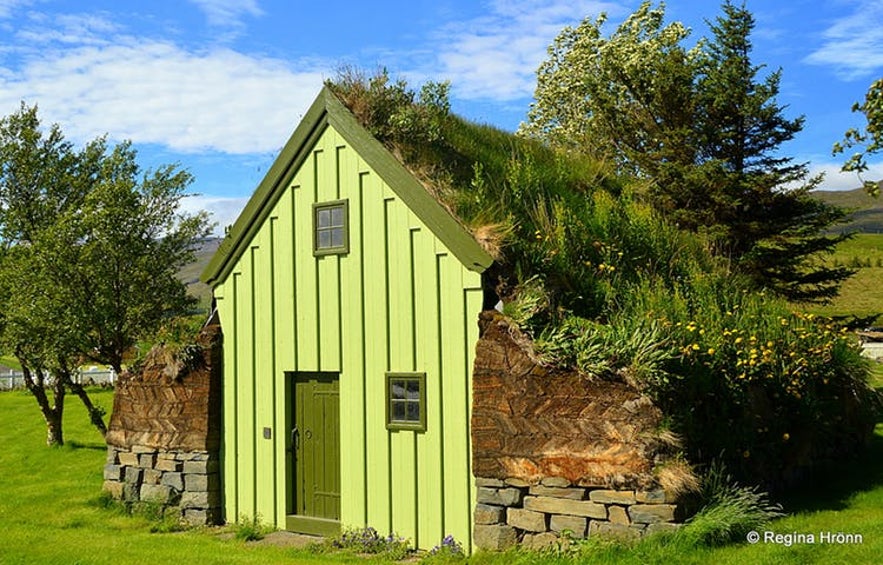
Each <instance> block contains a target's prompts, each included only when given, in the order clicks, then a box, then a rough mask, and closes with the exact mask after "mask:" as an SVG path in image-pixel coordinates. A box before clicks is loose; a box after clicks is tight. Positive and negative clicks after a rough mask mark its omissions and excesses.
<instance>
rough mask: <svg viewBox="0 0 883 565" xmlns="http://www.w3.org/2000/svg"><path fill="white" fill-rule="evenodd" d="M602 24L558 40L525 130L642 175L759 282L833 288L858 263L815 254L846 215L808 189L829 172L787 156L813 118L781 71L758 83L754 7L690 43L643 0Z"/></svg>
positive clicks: (793, 289) (812, 295) (824, 291)
mask: <svg viewBox="0 0 883 565" xmlns="http://www.w3.org/2000/svg"><path fill="white" fill-rule="evenodd" d="M604 21H605V18H604V17H603V16H602V17H601V18H598V19H597V20H594V21H591V20H588V19H587V20H585V21H583V22H582V24H580V26H578V27H577V28H566V29H565V30H564V31H562V33H561V34H560V35H559V36H558V38H556V40H555V42H554V43H553V45H552V47H551V48H550V50H549V53H550V58H549V60H548V61H546V62H545V63H543V65H542V66H541V67H540V69H539V71H538V80H537V90H536V96H535V97H536V101H535V103H534V104H533V105H532V108H531V111H530V114H529V123H527V124H526V125H524V126H523V128H522V132H523V133H525V134H527V135H532V136H535V137H538V138H540V139H543V140H545V141H547V142H549V143H551V144H552V145H556V146H559V147H563V148H565V149H567V150H570V151H581V152H588V153H590V154H593V155H595V156H602V157H605V156H606V157H608V158H609V159H611V160H613V161H614V162H615V163H616V164H617V166H618V168H619V170H620V171H622V172H623V173H627V174H633V175H635V176H636V177H638V178H640V179H643V180H644V181H646V182H647V183H648V189H647V191H646V196H647V198H648V199H649V200H650V202H651V203H652V204H653V205H654V206H655V207H657V208H659V209H661V210H663V211H664V212H665V213H666V214H667V216H668V217H669V218H670V219H671V220H673V221H675V222H676V223H677V224H678V225H680V226H681V227H684V228H688V229H691V230H694V231H701V232H704V233H706V234H707V235H708V236H709V241H710V242H711V244H712V248H713V249H714V250H715V252H716V253H717V254H718V255H721V256H724V257H727V258H729V259H731V260H732V261H733V265H734V266H735V267H736V268H737V269H738V270H739V271H742V272H744V273H746V274H748V275H749V276H750V277H752V278H753V279H754V280H755V281H756V282H757V284H758V285H759V286H763V287H767V288H770V289H772V290H774V291H776V292H777V293H779V294H782V295H784V296H786V297H788V298H790V299H794V300H817V299H825V298H828V297H830V296H833V295H834V294H836V292H837V289H838V287H839V284H840V282H842V280H843V279H844V278H846V277H848V276H849V274H850V271H849V270H848V269H845V268H829V267H826V266H825V265H824V264H823V263H822V262H821V261H819V260H818V257H819V255H820V254H823V253H826V252H830V251H831V250H833V248H834V246H835V245H836V244H837V243H838V241H839V240H840V238H839V237H825V236H823V235H821V233H822V231H823V230H824V229H825V228H826V227H828V226H830V225H831V224H832V223H835V222H837V221H839V220H840V219H842V218H843V217H844V213H843V211H842V210H840V209H838V208H835V207H833V206H830V205H827V204H823V203H820V202H818V201H816V200H815V199H813V198H811V197H810V196H809V194H808V193H809V191H810V190H811V189H812V188H814V187H815V186H817V185H818V183H819V182H820V180H821V179H820V178H818V177H816V178H807V177H808V168H807V166H806V164H800V163H794V162H793V160H792V159H791V158H789V157H783V156H781V155H780V154H779V153H778V150H779V148H780V146H781V144H782V143H784V142H786V141H788V140H790V139H792V138H793V137H794V135H795V134H796V133H798V132H799V131H801V129H802V127H803V118H802V117H801V118H797V119H795V120H788V119H787V118H785V117H784V115H783V112H784V108H783V107H782V106H780V105H778V104H777V103H776V100H775V99H776V96H777V95H778V92H779V80H780V76H781V73H780V71H776V72H774V73H771V74H770V75H768V76H766V77H765V78H762V79H761V78H759V76H758V75H759V73H760V71H761V70H762V69H763V67H762V66H755V65H753V64H752V62H751V57H750V55H751V50H752V46H751V42H750V33H751V31H752V29H753V27H754V19H753V17H752V16H751V13H750V12H748V11H747V10H746V9H745V8H744V6H743V7H737V6H734V5H733V4H731V3H730V2H726V3H725V4H724V5H723V15H722V16H720V17H718V18H717V20H716V22H714V23H713V24H712V25H711V30H712V37H711V38H710V39H703V40H701V41H699V42H698V43H697V45H696V46H695V47H693V48H691V49H687V48H686V47H684V46H683V43H684V41H685V40H686V39H687V38H688V37H689V31H688V30H687V29H686V28H684V27H683V26H682V25H681V24H679V23H677V22H675V23H670V24H668V25H663V21H664V5H660V6H659V7H657V8H653V7H652V6H651V3H650V2H649V1H648V2H644V3H643V4H641V6H640V7H639V8H638V10H637V11H636V12H635V13H634V14H633V15H632V16H631V17H629V18H628V19H627V20H626V21H625V22H624V23H623V24H622V25H621V26H619V28H618V29H617V30H616V31H615V32H613V33H612V34H611V35H610V36H609V37H606V38H605V37H604V36H603V35H602V33H601V25H602V24H603V23H604ZM795 186H796V188H795ZM841 237H842V236H841Z"/></svg>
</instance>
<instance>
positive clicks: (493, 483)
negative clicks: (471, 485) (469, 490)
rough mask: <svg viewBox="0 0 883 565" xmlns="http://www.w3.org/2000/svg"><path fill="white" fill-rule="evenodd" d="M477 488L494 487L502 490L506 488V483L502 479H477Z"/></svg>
mask: <svg viewBox="0 0 883 565" xmlns="http://www.w3.org/2000/svg"><path fill="white" fill-rule="evenodd" d="M475 486H477V487H493V488H502V487H504V486H506V483H504V482H503V481H501V480H500V479H481V478H479V479H475Z"/></svg>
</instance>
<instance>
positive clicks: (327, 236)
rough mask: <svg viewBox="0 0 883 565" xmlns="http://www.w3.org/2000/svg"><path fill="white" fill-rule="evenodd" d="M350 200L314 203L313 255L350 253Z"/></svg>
mask: <svg viewBox="0 0 883 565" xmlns="http://www.w3.org/2000/svg"><path fill="white" fill-rule="evenodd" d="M348 208H349V201H347V200H337V201H334V202H322V203H320V204H313V255H331V254H343V253H349V235H348V233H347V230H348V229H349V226H348V225H347V224H348V219H349V218H348V216H349V211H348Z"/></svg>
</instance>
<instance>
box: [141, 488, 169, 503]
mask: <svg viewBox="0 0 883 565" xmlns="http://www.w3.org/2000/svg"><path fill="white" fill-rule="evenodd" d="M174 494H175V493H174V492H173V491H172V487H170V486H168V485H141V500H143V501H145V502H155V503H157V504H170V503H171V502H172V499H173V496H174Z"/></svg>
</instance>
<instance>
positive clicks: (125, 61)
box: [0, 38, 323, 154]
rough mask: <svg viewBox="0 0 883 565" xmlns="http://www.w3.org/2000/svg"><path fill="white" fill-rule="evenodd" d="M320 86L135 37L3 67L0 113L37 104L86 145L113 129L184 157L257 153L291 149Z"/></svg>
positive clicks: (227, 56)
mask: <svg viewBox="0 0 883 565" xmlns="http://www.w3.org/2000/svg"><path fill="white" fill-rule="evenodd" d="M322 80H323V71H322V69H318V68H316V67H313V66H310V67H306V66H305V67H303V68H295V66H293V65H290V64H289V63H287V62H284V61H280V60H277V59H271V58H266V57H255V56H249V55H245V54H242V53H238V52H235V51H232V50H229V49H223V48H218V49H213V50H211V51H207V52H192V51H187V50H185V49H183V48H181V47H179V46H177V45H174V44H172V43H165V42H159V41H145V40H135V39H131V38H130V39H123V40H117V41H116V43H115V44H113V45H101V46H99V45H85V46H80V47H76V48H70V47H69V48H68V49H66V50H64V51H48V52H46V53H41V54H40V55H39V56H32V57H31V58H30V59H29V60H28V61H27V62H26V63H24V66H23V68H22V69H20V70H18V71H16V72H15V73H12V72H9V71H7V70H6V69H0V112H2V113H3V114H4V115H5V114H7V113H9V112H11V111H14V110H15V109H16V108H17V107H18V104H19V101H20V100H25V101H26V102H27V103H29V104H34V103H37V104H39V105H40V108H41V114H42V116H43V119H44V120H45V121H46V122H58V123H59V124H60V125H61V126H62V129H63V130H64V131H65V134H66V135H67V136H68V137H71V138H72V139H74V140H79V141H82V140H85V139H91V138H93V137H95V136H97V135H101V134H103V133H105V132H107V133H109V135H110V136H111V137H112V138H113V139H131V140H133V141H134V142H136V143H157V144H161V145H164V146H167V147H169V148H170V149H172V150H175V151H180V152H185V153H186V152H200V151H220V152H224V153H232V154H247V153H259V152H265V151H271V150H275V149H278V147H280V146H281V145H282V144H283V143H284V141H285V139H286V136H287V135H288V134H289V133H290V132H291V130H292V129H293V127H294V125H295V124H296V123H297V122H298V121H299V119H300V117H301V116H302V114H303V113H304V112H305V111H306V109H307V107H308V105H309V103H310V102H311V101H312V100H313V98H314V97H315V95H316V92H317V91H318V89H319V88H320V87H321V84H322Z"/></svg>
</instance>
